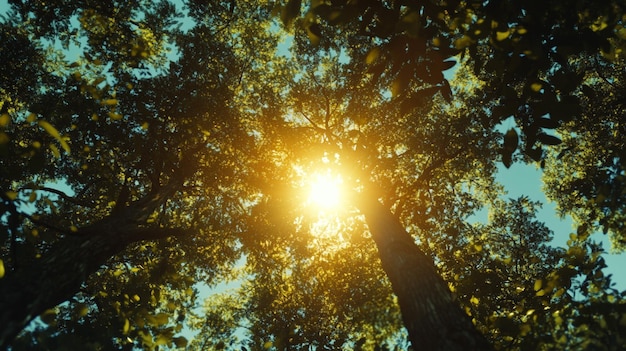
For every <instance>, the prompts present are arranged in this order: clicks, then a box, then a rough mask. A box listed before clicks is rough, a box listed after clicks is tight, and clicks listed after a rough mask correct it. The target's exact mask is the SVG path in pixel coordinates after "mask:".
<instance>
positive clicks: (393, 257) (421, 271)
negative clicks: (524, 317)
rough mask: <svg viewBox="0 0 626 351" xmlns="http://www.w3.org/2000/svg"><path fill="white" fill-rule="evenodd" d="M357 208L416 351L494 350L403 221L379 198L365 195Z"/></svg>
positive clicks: (358, 202)
mask: <svg viewBox="0 0 626 351" xmlns="http://www.w3.org/2000/svg"><path fill="white" fill-rule="evenodd" d="M356 205H357V207H358V208H359V210H360V211H361V213H363V214H364V215H365V220H366V222H367V225H368V227H369V230H370V232H371V234H372V238H373V239H374V241H375V242H376V246H377V247H378V253H379V256H380V260H381V263H382V267H383V269H384V271H385V273H387V276H388V277H389V280H390V281H391V286H392V288H393V291H394V293H395V294H396V295H397V296H398V302H399V304H400V311H401V313H402V319H403V322H404V325H405V327H406V329H407V330H408V332H409V339H410V340H411V343H412V344H413V349H415V350H429V351H457V350H458V351H461V350H463V351H476V350H493V348H492V346H491V345H490V344H489V343H488V342H487V340H486V339H485V337H484V336H483V335H482V334H481V333H480V332H479V331H478V330H476V328H475V326H474V325H473V323H472V321H471V320H470V318H469V316H467V315H466V314H465V313H464V312H463V311H462V310H461V308H460V306H459V304H458V302H457V301H455V299H454V298H453V296H452V293H451V292H450V289H449V288H448V285H447V284H446V282H445V281H444V280H443V279H442V278H441V276H440V275H439V274H438V273H437V269H436V268H435V266H434V264H433V261H432V259H431V258H430V257H428V256H427V255H426V254H424V252H422V251H421V250H420V249H419V247H418V246H417V245H416V244H415V242H414V240H413V238H412V237H411V235H409V233H407V231H406V230H405V229H404V228H403V227H402V225H401V223H400V221H399V220H398V219H397V218H396V217H395V216H394V215H393V214H392V213H391V211H390V210H389V209H387V208H386V207H384V206H383V205H382V204H381V203H380V202H378V201H377V200H376V199H375V198H374V197H371V196H369V197H368V196H362V197H360V198H359V201H357V204H356Z"/></svg>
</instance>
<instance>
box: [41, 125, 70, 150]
mask: <svg viewBox="0 0 626 351" xmlns="http://www.w3.org/2000/svg"><path fill="white" fill-rule="evenodd" d="M38 124H39V126H40V127H41V128H43V129H44V130H45V131H46V132H48V134H50V135H51V136H52V137H53V138H55V139H56V140H57V141H58V142H59V143H60V144H61V147H62V148H63V150H65V152H67V153H68V154H69V153H70V146H69V145H68V144H67V142H66V141H65V139H64V138H62V137H61V134H59V131H58V130H57V129H56V128H54V127H53V126H52V124H50V123H48V122H46V121H44V120H41V121H39V122H38ZM52 152H53V153H54V154H55V156H57V153H58V150H57V152H54V150H53V151H52ZM57 157H58V156H57Z"/></svg>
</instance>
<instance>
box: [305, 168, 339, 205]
mask: <svg viewBox="0 0 626 351" xmlns="http://www.w3.org/2000/svg"><path fill="white" fill-rule="evenodd" d="M342 183H343V181H342V180H341V177H339V176H333V175H331V174H330V173H318V174H315V175H314V176H313V177H312V180H311V192H310V194H309V201H310V202H311V203H313V204H315V205H316V206H319V207H320V208H322V209H332V208H334V207H337V206H338V205H339V203H340V202H341V186H342Z"/></svg>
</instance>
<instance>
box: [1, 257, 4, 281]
mask: <svg viewBox="0 0 626 351" xmlns="http://www.w3.org/2000/svg"><path fill="white" fill-rule="evenodd" d="M4 273H5V272H4V261H2V259H1V258H0V278H2V277H4Z"/></svg>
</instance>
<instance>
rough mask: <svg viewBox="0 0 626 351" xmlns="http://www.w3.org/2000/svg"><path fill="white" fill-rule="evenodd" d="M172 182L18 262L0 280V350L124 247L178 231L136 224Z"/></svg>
mask: <svg viewBox="0 0 626 351" xmlns="http://www.w3.org/2000/svg"><path fill="white" fill-rule="evenodd" d="M173 185H174V184H172V186H169V187H166V188H164V189H162V191H161V192H159V193H158V194H153V195H151V196H147V197H146V198H144V199H143V200H141V201H138V202H135V203H133V204H131V205H130V206H128V207H126V208H124V209H123V210H121V211H120V212H117V213H114V214H111V215H110V216H108V217H106V218H104V219H102V220H100V221H97V222H95V223H93V224H92V225H90V226H88V227H85V228H83V229H81V230H79V231H78V232H76V233H75V235H70V236H66V237H65V238H63V239H62V240H60V241H59V242H57V243H56V244H55V245H54V246H52V247H51V248H50V249H49V250H48V251H46V252H45V253H44V254H43V256H42V257H41V258H39V259H35V258H33V259H32V260H31V261H29V262H23V263H21V264H20V265H19V266H18V268H17V269H15V270H12V271H9V272H7V274H6V276H5V277H4V278H2V279H0V350H4V349H6V348H7V347H8V346H9V345H10V343H11V342H12V341H13V339H14V338H15V337H16V336H17V335H18V334H19V332H20V331H22V329H24V328H25V327H26V326H27V325H28V324H29V323H30V322H31V321H32V320H33V319H34V318H36V317H37V316H39V315H40V314H41V313H43V312H44V311H46V310H47V309H50V308H52V307H54V306H56V305H58V304H60V303H62V302H64V301H67V300H69V299H70V298H72V296H74V295H75V294H76V293H77V292H78V291H79V290H80V288H81V286H82V284H83V283H84V282H85V281H86V280H87V277H88V276H89V275H90V274H91V273H93V272H95V271H97V270H98V269H100V268H101V267H102V266H103V265H104V264H106V262H107V261H108V260H109V259H110V258H111V257H113V256H115V255H116V254H119V253H120V252H121V251H122V250H124V249H125V248H126V247H127V246H128V245H130V244H132V243H134V242H138V241H142V240H156V239H160V238H163V237H168V236H173V235H181V234H182V233H183V230H180V229H166V228H145V227H141V223H142V222H143V221H144V220H145V218H146V217H147V216H149V215H150V214H151V213H152V212H153V211H154V210H155V208H156V207H157V206H158V205H159V204H160V203H162V202H163V201H164V200H165V199H166V198H167V197H168V196H170V195H171V193H172V192H173V191H174V186H173Z"/></svg>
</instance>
